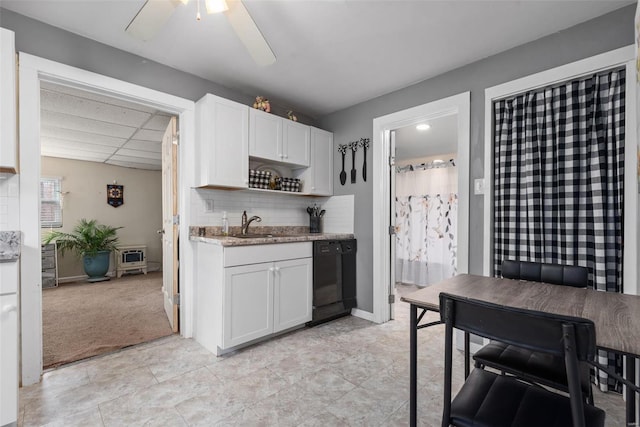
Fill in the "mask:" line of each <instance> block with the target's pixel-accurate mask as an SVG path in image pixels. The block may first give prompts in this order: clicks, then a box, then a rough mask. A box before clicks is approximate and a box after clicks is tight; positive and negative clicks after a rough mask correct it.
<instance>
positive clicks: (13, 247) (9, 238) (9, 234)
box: [0, 231, 20, 262]
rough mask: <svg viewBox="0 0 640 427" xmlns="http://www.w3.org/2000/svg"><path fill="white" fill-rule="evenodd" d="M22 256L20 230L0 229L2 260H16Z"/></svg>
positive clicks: (0, 256)
mask: <svg viewBox="0 0 640 427" xmlns="http://www.w3.org/2000/svg"><path fill="white" fill-rule="evenodd" d="M19 258H20V232H19V231H0V262H15V261H17V260H18V259H19Z"/></svg>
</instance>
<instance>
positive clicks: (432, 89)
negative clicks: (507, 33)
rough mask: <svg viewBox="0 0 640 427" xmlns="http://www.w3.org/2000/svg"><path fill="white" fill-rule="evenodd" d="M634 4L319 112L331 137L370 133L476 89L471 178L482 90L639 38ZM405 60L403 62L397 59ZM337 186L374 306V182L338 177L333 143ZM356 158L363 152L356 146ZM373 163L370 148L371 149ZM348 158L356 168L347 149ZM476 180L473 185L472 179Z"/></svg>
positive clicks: (479, 210)
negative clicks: (348, 202)
mask: <svg viewBox="0 0 640 427" xmlns="http://www.w3.org/2000/svg"><path fill="white" fill-rule="evenodd" d="M634 14H635V5H630V6H627V7H624V8H622V9H618V10H616V11H614V12H611V13H609V14H607V15H604V16H601V17H599V18H597V19H594V20H591V21H588V22H585V23H582V24H579V25H577V26H575V27H572V28H569V29H567V30H565V31H561V32H558V33H555V34H553V35H550V36H547V37H544V38H542V39H539V40H536V41H534V42H531V43H528V44H525V45H522V46H519V47H517V48H514V49H511V50H509V51H506V52H503V53H500V54H498V55H495V56H492V57H489V58H486V59H484V60H482V61H478V62H475V63H472V64H469V65H467V66H464V67H461V68H458V69H456V70H454V71H451V72H448V73H446V74H443V75H440V76H437V77H434V78H432V79H429V80H426V81H423V82H421V83H418V84H415V85H413V86H410V87H407V88H405V89H401V90H398V91H396V92H393V93H390V94H387V95H384V96H381V97H378V98H375V99H372V100H370V101H366V102H363V103H361V104H358V105H355V106H353V107H350V108H347V109H345V110H342V111H339V112H336V113H333V114H330V115H328V116H325V117H322V118H321V119H320V127H322V128H323V129H327V130H330V131H333V133H334V143H335V144H336V145H337V144H344V143H346V142H349V141H353V140H357V139H359V138H372V132H373V119H374V118H376V117H380V116H384V115H386V114H390V113H393V112H396V111H400V110H404V109H406V108H410V107H414V106H416V105H422V104H425V103H427V102H430V101H435V100H437V99H440V98H445V97H448V96H451V95H456V94H458V93H461V92H466V91H470V92H471V138H470V139H471V147H470V153H471V158H470V168H471V169H470V175H469V178H470V185H471V183H472V182H473V180H474V179H476V178H482V177H484V147H483V144H484V90H485V89H486V88H488V87H491V86H495V85H498V84H501V83H504V82H508V81H511V80H514V79H517V78H520V77H524V76H527V75H530V74H534V73H537V72H540V71H544V70H547V69H550V68H553V67H556V66H559V65H563V64H567V63H570V62H573V61H577V60H579V59H583V58H586V57H589V56H593V55H597V54H599V53H603V52H606V51H609V50H613V49H616V48H619V47H623V46H627V45H631V44H633V43H634V22H633V19H634ZM398 65H399V66H401V65H402V64H398ZM334 156H335V158H334V162H335V163H334V164H335V165H336V166H335V169H336V170H335V171H334V172H335V173H334V180H335V181H334V192H335V194H354V195H355V205H356V223H355V234H356V238H357V239H358V258H357V259H358V272H357V274H358V287H357V295H358V307H359V308H361V309H362V310H366V311H373V268H372V265H373V241H372V230H373V215H372V212H373V209H374V207H373V195H372V194H373V184H374V183H373V182H371V179H369V180H368V181H367V182H362V180H361V179H359V180H358V183H357V184H350V183H347V184H346V185H344V186H342V185H340V181H339V179H338V174H339V173H340V167H341V159H340V156H339V154H338V153H337V149H336V150H335V151H334ZM358 156H360V157H359V159H360V160H358V164H361V161H362V160H361V159H362V157H361V156H362V154H361V152H360V151H359V152H358ZM367 156H368V160H367V162H368V164H369V165H371V163H372V162H371V154H370V152H368V153H367ZM347 163H348V165H349V169H350V168H351V166H350V165H351V157H350V153H348V154H347ZM470 188H472V186H471V187H470ZM470 194H472V195H471V200H470V212H471V215H470V218H469V230H470V236H469V258H470V259H469V272H471V273H475V274H481V273H482V263H483V253H482V246H483V241H484V240H483V239H484V236H483V203H484V199H483V196H474V195H473V191H471V192H470Z"/></svg>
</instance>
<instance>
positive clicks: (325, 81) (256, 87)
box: [2, 0, 635, 116]
mask: <svg viewBox="0 0 640 427" xmlns="http://www.w3.org/2000/svg"><path fill="white" fill-rule="evenodd" d="M144 1H145V0H120V1H109V0H29V1H25V0H2V7H3V8H7V9H10V10H13V11H15V12H17V13H20V14H23V15H26V16H29V17H32V18H35V19H37V20H40V21H43V22H46V23H48V24H51V25H54V26H56V27H60V28H63V29H66V30H68V31H71V32H74V33H77V34H80V35H82V36H85V37H88V38H90V39H94V40H97V41H99V42H102V43H105V44H108V45H111V46H115V47H117V48H120V49H123V50H125V51H128V52H132V53H134V54H137V55H140V56H142V57H144V58H148V59H151V60H154V61H157V62H160V63H162V64H166V65H168V66H171V67H173V68H176V69H179V70H182V71H185V72H188V73H191V74H195V75H197V76H200V77H203V78H205V79H208V80H211V81H214V82H216V83H219V84H222V85H224V86H227V87H229V88H232V89H235V90H238V91H240V92H242V93H245V94H251V95H264V96H267V97H268V98H270V99H271V100H272V101H274V102H275V103H278V104H279V105H281V106H282V107H285V108H287V109H293V110H294V111H295V110H298V111H300V112H303V113H306V114H309V115H312V116H322V115H324V114H328V113H332V112H335V111H338V110H341V109H343V108H346V107H349V106H351V105H355V104H358V103H360V102H363V101H366V100H370V99H372V98H375V97H377V96H380V95H383V94H385V93H389V92H392V91H395V90H397V89H400V88H403V87H406V86H408V85H410V84H413V83H416V82H419V81H422V80H425V79H427V78H430V77H433V76H436V75H439V74H442V73H444V72H447V71H449V70H451V69H454V68H457V67H460V66H463V65H465V64H468V63H471V62H474V61H477V60H479V59H482V58H485V57H488V56H491V55H493V54H496V53H498V52H502V51H505V50H507V49H510V48H512V47H515V46H518V45H521V44H523V43H526V42H529V41H532V40H535V39H538V38H540V37H543V36H545V35H548V34H552V33H555V32H557V31H560V30H562V29H565V28H568V27H570V26H573V25H575V24H578V23H580V22H584V21H587V20H589V19H591V18H594V17H596V16H599V15H602V14H604V13H607V12H610V11H612V10H615V9H617V8H620V7H622V6H625V5H628V4H632V3H635V1H634V0H626V1H613V0H602V1H586V0H573V1H566V0H565V1H506V0H503V1H482V0H468V1H451V0H450V1H428V0H425V1H409V0H300V1H293V0H244V1H243V2H244V4H245V6H246V8H247V9H248V11H249V12H250V14H251V15H252V17H253V19H254V20H255V22H256V23H257V25H258V27H259V28H260V29H261V31H262V33H263V35H264V36H265V38H266V39H267V41H268V42H269V44H270V46H271V48H272V50H273V51H274V53H275V55H276V58H277V61H276V63H275V64H273V65H270V66H267V67H264V68H260V67H257V66H256V65H255V64H254V63H253V61H252V59H251V57H250V56H249V55H248V53H247V52H246V50H245V49H244V46H243V45H242V44H241V42H240V40H239V39H238V37H237V36H236V34H235V33H234V32H233V30H232V28H231V27H230V25H229V23H228V22H227V19H226V17H225V16H224V14H218V15H205V16H203V18H202V21H200V22H196V20H195V10H196V1H194V0H191V1H190V2H189V4H188V5H180V6H179V7H177V9H176V11H175V12H174V14H173V15H172V16H171V18H170V19H169V21H168V22H167V24H166V25H165V26H164V27H163V29H162V30H161V31H160V33H159V34H158V35H157V36H156V37H155V38H154V39H152V40H151V41H148V42H142V41H140V40H136V39H134V38H132V37H131V36H129V35H128V34H127V33H125V32H124V29H125V28H126V27H127V25H128V24H129V22H130V21H131V19H132V18H133V17H134V15H135V14H136V13H137V11H138V10H139V9H140V7H141V6H142V5H143V4H144ZM153 1H156V0H153Z"/></svg>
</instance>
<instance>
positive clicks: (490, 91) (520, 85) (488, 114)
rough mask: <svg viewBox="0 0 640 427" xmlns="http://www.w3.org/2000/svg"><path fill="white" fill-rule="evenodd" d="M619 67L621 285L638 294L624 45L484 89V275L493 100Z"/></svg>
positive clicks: (489, 241)
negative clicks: (622, 89) (623, 95)
mask: <svg viewBox="0 0 640 427" xmlns="http://www.w3.org/2000/svg"><path fill="white" fill-rule="evenodd" d="M619 65H625V66H626V87H625V91H626V103H625V123H626V124H627V125H626V128H625V153H624V162H625V176H624V200H625V204H624V230H625V235H626V236H631V238H628V239H626V240H625V242H624V254H623V260H622V264H623V279H622V280H623V282H624V293H625V294H631V295H640V285H638V274H639V273H640V270H639V269H638V261H639V260H640V254H639V253H638V237H639V235H638V232H639V231H640V227H638V219H637V218H638V201H639V198H638V179H639V176H638V172H637V171H638V157H637V156H638V143H637V139H636V131H637V129H636V123H637V119H636V117H637V116H636V108H637V107H636V77H635V74H636V73H635V72H634V70H635V47H634V46H626V47H621V48H619V49H615V50H612V51H610V52H605V53H602V54H600V55H595V56H592V57H589V58H586V59H582V60H580V61H575V62H572V63H569V64H566V65H562V66H559V67H556V68H552V69H550V70H547V71H542V72H539V73H536V74H532V75H529V76H526V77H522V78H520V79H517V80H513V81H510V82H507V83H503V84H501V85H498V86H493V87H490V88H487V89H485V96H484V103H485V106H484V114H485V119H484V140H485V150H484V153H485V158H484V170H485V199H484V230H483V233H484V236H485V237H484V248H483V249H484V250H483V252H484V262H483V274H484V275H485V276H491V275H492V274H493V249H492V248H493V154H494V153H493V131H494V129H493V101H495V100H498V99H501V98H505V97H507V96H509V95H515V94H517V93H522V92H526V91H528V90H533V89H536V88H540V87H544V86H549V85H553V84H555V83H560V82H563V81H567V80H570V79H572V78H576V77H579V76H581V75H586V74H591V73H595V72H598V71H601V70H606V69H608V68H612V67H616V66H619Z"/></svg>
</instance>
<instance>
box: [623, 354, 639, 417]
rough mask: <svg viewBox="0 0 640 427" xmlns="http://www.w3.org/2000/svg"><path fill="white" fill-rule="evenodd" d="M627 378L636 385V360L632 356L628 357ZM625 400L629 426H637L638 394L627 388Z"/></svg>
mask: <svg viewBox="0 0 640 427" xmlns="http://www.w3.org/2000/svg"><path fill="white" fill-rule="evenodd" d="M626 377H627V380H629V381H631V382H632V383H633V384H636V358H635V357H632V356H627V369H626ZM625 390H626V393H625V400H626V401H627V402H626V403H627V404H626V409H627V411H626V412H627V417H626V418H627V426H635V425H637V423H636V393H635V392H634V391H633V390H632V389H631V387H626V389H625Z"/></svg>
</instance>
